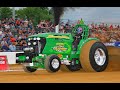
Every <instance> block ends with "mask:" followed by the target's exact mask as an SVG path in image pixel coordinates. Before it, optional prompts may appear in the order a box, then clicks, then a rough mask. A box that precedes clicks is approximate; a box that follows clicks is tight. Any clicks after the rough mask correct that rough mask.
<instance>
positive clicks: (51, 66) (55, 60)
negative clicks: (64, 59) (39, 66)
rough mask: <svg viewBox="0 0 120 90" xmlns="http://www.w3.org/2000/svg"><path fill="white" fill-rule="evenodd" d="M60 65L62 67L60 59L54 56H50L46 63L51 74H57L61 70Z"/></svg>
mask: <svg viewBox="0 0 120 90" xmlns="http://www.w3.org/2000/svg"><path fill="white" fill-rule="evenodd" d="M54 63H55V64H56V65H55V64H54ZM60 65H61V61H60V58H59V57H58V56H57V55H54V54H52V55H49V56H48V57H47V58H46V59H45V62H44V66H45V69H46V70H47V71H48V72H51V73H53V72H57V71H58V70H59V69H60Z"/></svg>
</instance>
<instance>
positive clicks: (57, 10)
mask: <svg viewBox="0 0 120 90" xmlns="http://www.w3.org/2000/svg"><path fill="white" fill-rule="evenodd" d="M52 8H53V12H54V24H55V25H58V24H59V22H60V16H61V15H62V14H63V13H64V7H52Z"/></svg>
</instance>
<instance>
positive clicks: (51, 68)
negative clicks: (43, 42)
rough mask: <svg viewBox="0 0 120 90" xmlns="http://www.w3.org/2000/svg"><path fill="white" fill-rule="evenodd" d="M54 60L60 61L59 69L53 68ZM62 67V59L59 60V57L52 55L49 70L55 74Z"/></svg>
mask: <svg viewBox="0 0 120 90" xmlns="http://www.w3.org/2000/svg"><path fill="white" fill-rule="evenodd" d="M53 59H57V60H58V62H59V66H58V68H53V66H52V61H53ZM60 65H61V62H60V59H59V57H58V56H57V55H52V56H51V57H50V58H49V63H48V67H49V69H50V70H51V71H53V72H56V71H58V70H59V69H60Z"/></svg>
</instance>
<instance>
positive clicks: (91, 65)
mask: <svg viewBox="0 0 120 90" xmlns="http://www.w3.org/2000/svg"><path fill="white" fill-rule="evenodd" d="M27 41H28V42H27V43H28V47H27V48H25V49H24V53H18V54H16V63H22V64H23V69H24V71H26V72H35V71H36V70H37V69H38V68H43V69H46V70H47V71H48V72H51V73H53V72H57V71H59V70H61V71H72V72H73V71H79V70H80V69H81V68H82V69H83V70H85V71H87V72H101V71H104V70H105V69H106V67H107V65H108V61H109V60H108V51H107V48H106V47H105V45H104V44H103V43H102V42H100V40H99V39H97V38H89V28H88V26H87V25H85V24H78V25H76V26H75V27H74V28H73V30H72V33H66V34H63V33H42V34H36V35H32V36H29V37H28V40H27Z"/></svg>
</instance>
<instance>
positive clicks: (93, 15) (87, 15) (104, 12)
mask: <svg viewBox="0 0 120 90" xmlns="http://www.w3.org/2000/svg"><path fill="white" fill-rule="evenodd" d="M80 18H83V19H84V20H85V21H96V22H108V23H120V7H79V8H76V9H75V10H71V9H69V10H67V11H66V12H65V13H64V15H63V16H62V19H70V20H78V19H80Z"/></svg>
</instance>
